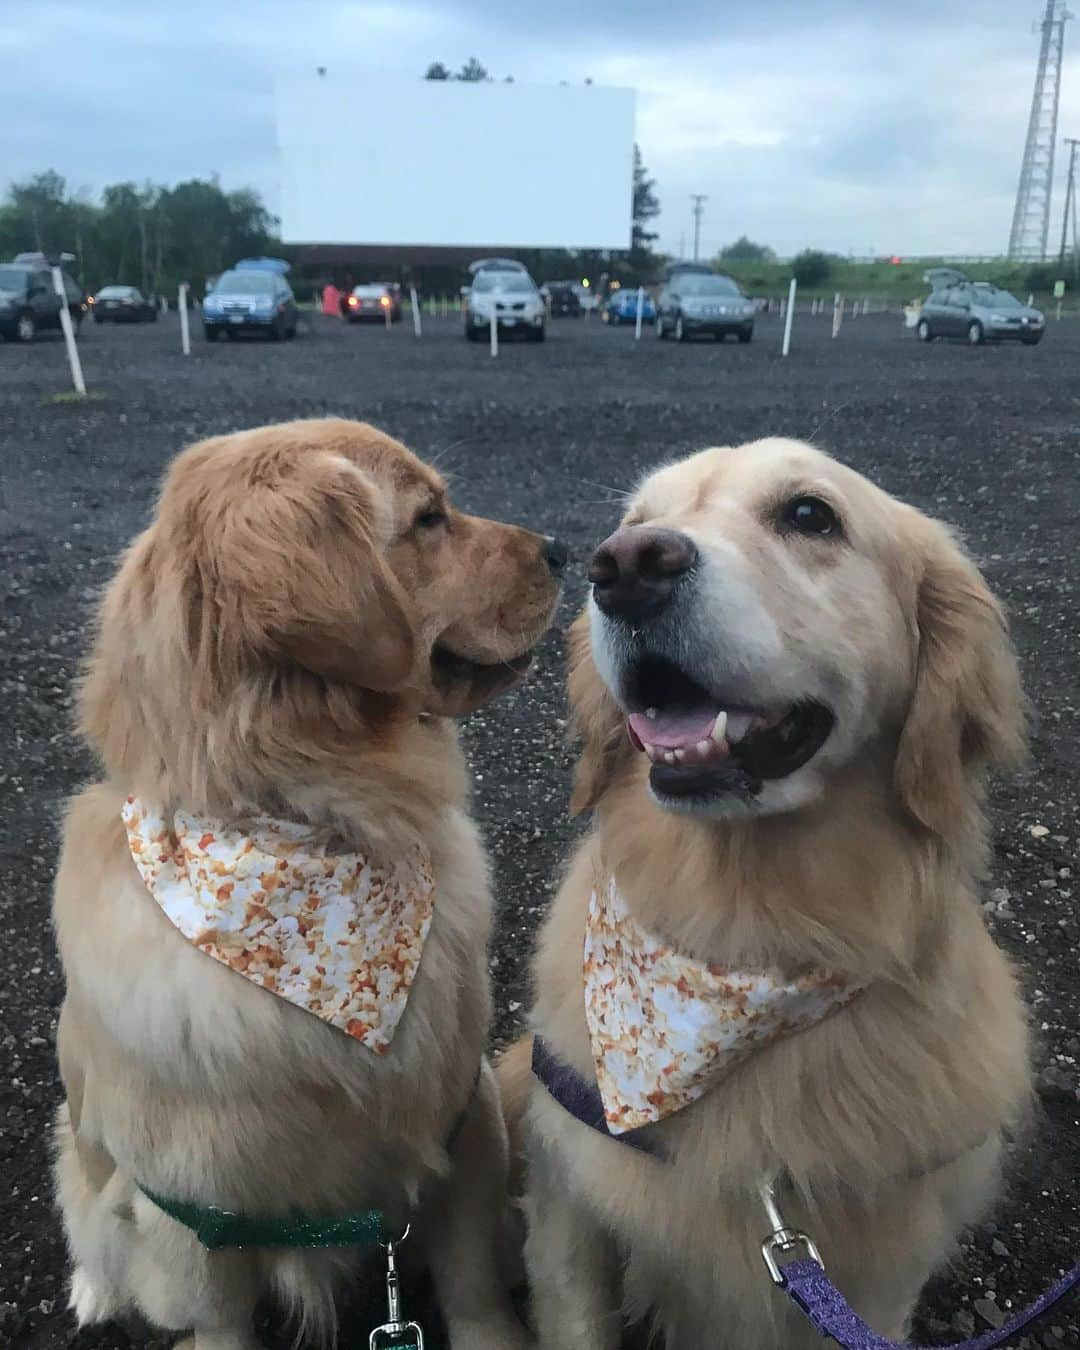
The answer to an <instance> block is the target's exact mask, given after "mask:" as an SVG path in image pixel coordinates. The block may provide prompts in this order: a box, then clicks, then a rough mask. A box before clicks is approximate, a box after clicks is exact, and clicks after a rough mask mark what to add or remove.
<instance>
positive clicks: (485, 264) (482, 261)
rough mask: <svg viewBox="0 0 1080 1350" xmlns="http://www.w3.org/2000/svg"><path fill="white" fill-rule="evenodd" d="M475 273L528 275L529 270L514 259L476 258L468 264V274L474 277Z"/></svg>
mask: <svg viewBox="0 0 1080 1350" xmlns="http://www.w3.org/2000/svg"><path fill="white" fill-rule="evenodd" d="M477 272H524V273H525V275H526V276H528V275H529V269H528V268H527V267H526V266H525V264H524V263H523V262H518V260H517V259H516V258H476V259H475V260H474V261H473V262H471V263H470V264H469V274H470V276H473V277H475V276H476V274H477Z"/></svg>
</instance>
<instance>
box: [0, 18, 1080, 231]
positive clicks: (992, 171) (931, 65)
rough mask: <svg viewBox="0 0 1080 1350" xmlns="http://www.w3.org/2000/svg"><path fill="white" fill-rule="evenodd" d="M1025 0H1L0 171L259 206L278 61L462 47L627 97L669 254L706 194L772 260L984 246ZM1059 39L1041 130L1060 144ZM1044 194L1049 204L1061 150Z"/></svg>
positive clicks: (390, 58)
mask: <svg viewBox="0 0 1080 1350" xmlns="http://www.w3.org/2000/svg"><path fill="white" fill-rule="evenodd" d="M1044 4H1045V0H937V2H936V3H931V0H903V2H902V3H896V2H887V0H858V2H857V0H740V3H732V0H709V2H708V3H705V2H704V0H671V2H670V3H667V4H664V3H657V0H497V2H496V0H384V2H383V3H346V2H345V0H340V2H335V0H291V2H290V3H285V0H260V2H259V3H253V2H252V0H232V2H231V3H225V2H224V0H216V2H215V3H212V4H211V3H204V0H195V2H194V3H190V2H189V3H186V4H173V5H152V4H148V3H146V0H98V3H96V4H89V3H86V0H67V2H66V3H61V2H60V0H3V4H2V5H0V60H2V62H3V70H4V78H3V86H2V88H3V92H2V94H0V106H3V108H4V110H5V114H6V115H5V116H4V117H3V119H2V121H0V175H2V176H3V178H5V179H11V178H19V177H22V176H25V175H27V174H30V173H32V172H35V171H37V170H40V169H45V168H55V169H57V170H59V171H60V172H61V173H62V174H64V175H65V177H66V178H67V179H68V181H69V183H70V184H71V185H72V186H73V187H78V188H86V189H88V190H89V191H91V192H92V193H96V192H98V191H99V190H100V189H101V187H102V186H103V185H105V184H106V183H110V182H116V181H121V180H124V179H134V180H136V181H142V180H144V179H148V178H149V179H153V180H155V181H159V182H162V181H163V182H175V181H178V180H180V179H183V178H189V177H194V176H206V175H208V174H210V173H214V172H216V173H217V174H219V175H220V178H221V181H222V183H223V184H224V185H225V186H226V187H240V186H245V185H250V186H253V187H256V188H258V189H259V190H260V191H261V192H262V193H263V194H264V196H265V197H266V199H267V201H268V202H269V203H270V204H271V205H272V206H274V205H276V198H277V187H276V181H275V179H276V173H275V160H274V156H275V150H274V127H273V120H272V96H271V91H272V83H273V80H274V77H275V76H276V75H277V74H279V73H283V72H290V71H310V70H313V69H314V67H315V66H317V65H325V66H327V67H329V68H331V69H332V70H333V71H334V73H335V74H340V73H345V72H355V73H356V75H357V76H358V77H359V76H362V74H363V72H364V71H366V70H373V69H378V70H382V71H395V72H400V73H401V74H402V76H403V77H409V76H415V75H419V74H422V72H423V70H424V69H425V67H426V66H427V64H428V63H429V62H430V61H433V60H442V61H444V62H445V63H447V64H448V65H450V66H452V67H454V68H456V67H457V66H460V65H461V64H462V63H463V62H464V61H465V60H466V59H467V58H468V57H470V56H474V55H475V56H477V57H478V58H479V59H480V60H481V61H482V62H483V63H484V64H485V65H486V66H487V67H488V68H489V70H490V71H491V72H492V74H494V75H496V76H498V77H500V78H501V77H503V76H505V75H513V76H514V77H515V78H516V79H517V80H521V81H528V82H533V83H556V82H558V81H559V80H569V81H571V82H577V81H582V80H584V79H585V78H586V77H591V78H592V79H593V80H594V82H595V83H597V84H615V85H624V86H632V87H633V88H635V89H636V90H637V91H638V111H637V138H638V142H639V144H640V145H641V150H642V154H643V155H644V157H645V162H646V164H647V165H648V167H649V170H650V171H651V173H652V174H653V176H654V177H655V178H656V180H657V188H658V192H659V195H660V200H661V204H662V206H663V214H662V216H661V218H660V222H659V228H660V236H661V237H660V242H661V245H662V246H663V247H665V248H667V249H668V250H670V251H672V252H676V253H677V252H678V251H679V248H680V243H681V241H682V240H683V239H684V238H685V239H686V240H687V246H689V244H688V241H689V238H690V232H691V224H690V202H689V194H690V193H691V192H704V193H707V194H708V197H709V200H708V202H707V204H706V209H705V217H704V225H703V230H702V252H703V253H705V254H711V253H712V252H714V251H715V250H716V249H717V248H719V247H720V246H721V245H722V244H724V243H725V242H727V241H729V240H731V239H733V238H735V237H736V236H738V235H740V234H743V233H746V234H749V235H750V236H751V237H752V238H755V239H759V240H761V241H763V242H765V243H769V244H771V245H772V246H773V247H774V248H776V249H777V250H778V251H779V252H780V253H782V254H788V253H791V252H794V251H797V250H798V249H800V248H803V247H805V246H808V245H813V246H820V247H823V248H828V249H835V250H838V251H841V252H848V251H851V252H854V253H856V254H863V253H869V252H875V253H887V252H893V251H895V252H899V253H934V252H940V251H944V252H948V253H970V254H979V253H999V252H1001V251H1003V249H1004V247H1005V245H1006V243H1007V240H1008V233H1009V225H1010V220H1011V213H1012V203H1013V197H1014V194H1015V191H1016V182H1017V176H1018V173H1019V168H1020V158H1021V153H1022V150H1023V144H1024V137H1025V132H1026V127H1027V115H1028V108H1029V104H1030V99H1031V91H1032V84H1033V79H1034V74H1035V60H1036V55H1037V50H1038V35H1037V32H1036V31H1035V30H1034V23H1035V21H1036V20H1037V19H1038V18H1039V17H1040V15H1041V13H1042V10H1043V8H1044ZM1070 29H1071V31H1070V32H1067V36H1066V53H1067V56H1066V65H1065V73H1064V80H1063V88H1062V118H1061V126H1060V129H1059V130H1060V134H1061V135H1069V134H1076V135H1080V20H1078V21H1077V22H1075V23H1073V24H1072V25H1070ZM567 150H568V153H573V147H572V146H568V147H567ZM343 167H344V166H343ZM1058 184H1059V191H1058V193H1057V194H1056V195H1057V197H1058V199H1059V200H1060V197H1061V195H1062V192H1061V189H1062V188H1063V184H1064V164H1063V160H1062V158H1061V157H1060V156H1059V173H1058ZM1059 230H1060V217H1059V215H1058V214H1057V209H1055V216H1054V220H1053V224H1052V230H1051V234H1052V237H1053V236H1055V235H1056V234H1057V232H1058V231H1059Z"/></svg>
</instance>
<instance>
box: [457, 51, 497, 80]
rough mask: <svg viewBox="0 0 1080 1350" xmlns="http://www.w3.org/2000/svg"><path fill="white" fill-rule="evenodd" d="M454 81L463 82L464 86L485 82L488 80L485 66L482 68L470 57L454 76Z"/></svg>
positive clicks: (473, 57) (488, 76)
mask: <svg viewBox="0 0 1080 1350" xmlns="http://www.w3.org/2000/svg"><path fill="white" fill-rule="evenodd" d="M454 79H455V80H464V81H465V83H466V84H482V83H483V82H484V81H485V80H490V79H491V76H490V75H489V74H488V71H487V66H483V65H481V64H480V62H479V61H478V60H477V59H476V57H475V56H470V57H469V59H468V60H467V61H466V62H465V64H464V65H463V66H462V67H461V69H460V70H459V71H458V73H457V74H456V75H455V76H454Z"/></svg>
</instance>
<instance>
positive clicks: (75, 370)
mask: <svg viewBox="0 0 1080 1350" xmlns="http://www.w3.org/2000/svg"><path fill="white" fill-rule="evenodd" d="M52 284H53V290H54V291H55V292H56V294H57V295H58V296H59V297H60V327H61V328H62V329H63V330H64V346H65V347H66V348H67V357H68V365H69V366H70V367H71V382H72V384H73V385H74V386H75V392H76V393H77V394H79V395H80V396H81V397H83V398H85V396H86V381H85V380H84V379H83V373H82V362H81V361H80V360H79V349H78V347H77V346H76V344H75V329H74V327H73V326H72V323H71V311H70V310H69V309H68V298H67V292H66V291H65V290H64V276H63V273H62V272H61V271H60V269H59V267H54V268H53V269H52Z"/></svg>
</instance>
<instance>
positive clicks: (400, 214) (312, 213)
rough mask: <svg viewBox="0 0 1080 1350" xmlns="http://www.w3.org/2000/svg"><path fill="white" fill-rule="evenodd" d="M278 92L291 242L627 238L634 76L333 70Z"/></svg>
mask: <svg viewBox="0 0 1080 1350" xmlns="http://www.w3.org/2000/svg"><path fill="white" fill-rule="evenodd" d="M275 92H276V112H277V132H278V150H279V164H280V173H281V197H280V201H281V225H282V238H283V239H284V240H285V241H286V242H288V243H298V244H313V243H323V244H399V245H409V244H414V245H421V244H424V245H442V246H446V247H454V246H456V247H468V246H471V245H477V246H489V245H504V246H507V247H517V248H605V249H606V248H611V249H625V248H628V247H629V245H630V225H631V219H630V218H631V207H632V196H633V145H634V94H633V91H632V90H630V89H600V88H597V87H595V86H591V85H590V86H580V85H573V86H571V85H554V86H542V85H524V84H496V83H491V84H488V83H477V84H468V83H464V82H461V81H456V80H420V79H406V78H404V77H401V76H389V75H357V76H355V77H345V76H344V75H341V76H338V77H336V78H335V76H334V75H333V73H328V74H326V75H323V76H319V75H312V76H310V77H290V78H286V79H283V80H280V81H279V82H278V84H277V88H276V91H275Z"/></svg>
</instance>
